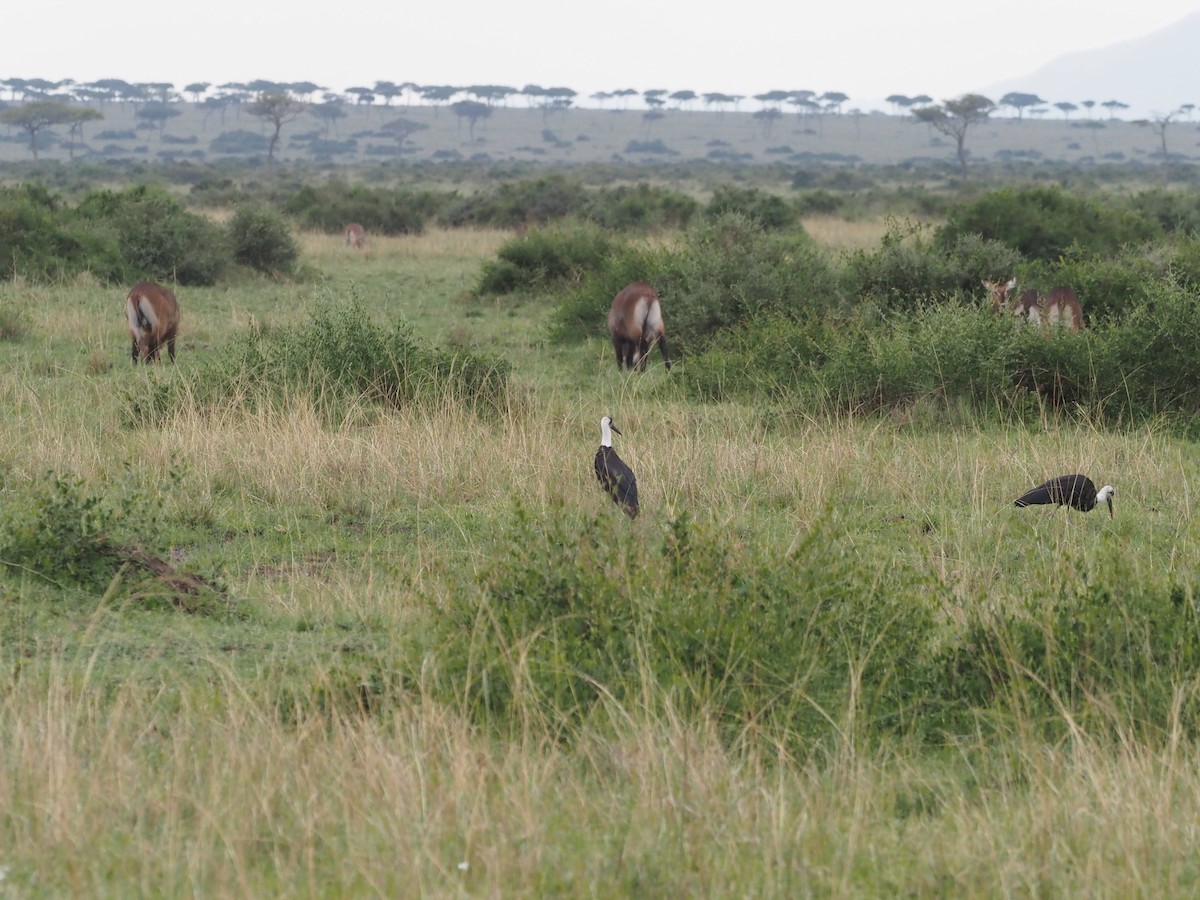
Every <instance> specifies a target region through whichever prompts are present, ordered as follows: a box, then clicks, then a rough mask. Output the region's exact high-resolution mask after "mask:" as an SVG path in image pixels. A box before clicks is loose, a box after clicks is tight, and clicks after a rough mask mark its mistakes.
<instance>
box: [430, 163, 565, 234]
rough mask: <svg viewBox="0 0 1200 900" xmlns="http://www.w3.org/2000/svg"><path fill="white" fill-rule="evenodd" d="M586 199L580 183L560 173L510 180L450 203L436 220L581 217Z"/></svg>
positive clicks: (465, 222) (472, 222)
mask: <svg viewBox="0 0 1200 900" xmlns="http://www.w3.org/2000/svg"><path fill="white" fill-rule="evenodd" d="M587 203H588V196H587V192H586V191H585V190H584V188H583V185H581V184H579V183H578V182H576V181H570V180H568V179H566V178H564V177H563V176H561V175H547V176H545V177H543V178H536V179H530V180H526V181H509V182H505V183H503V184H501V185H500V186H499V187H497V188H494V189H492V190H489V191H480V192H479V193H477V194H473V195H472V196H470V197H466V198H462V199H460V200H459V201H458V202H456V203H453V204H450V205H449V206H448V207H447V208H446V209H445V210H444V211H443V212H442V213H441V215H440V217H439V221H440V223H441V224H442V225H444V226H446V227H448V228H462V227H465V226H489V227H493V228H515V227H516V226H518V225H545V224H546V223H548V222H553V221H555V220H556V219H564V218H567V217H568V216H571V217H575V218H581V217H582V216H583V215H584V212H585V209H586V207H587Z"/></svg>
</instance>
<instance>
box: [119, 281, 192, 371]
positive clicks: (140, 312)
mask: <svg viewBox="0 0 1200 900" xmlns="http://www.w3.org/2000/svg"><path fill="white" fill-rule="evenodd" d="M125 315H126V316H127V317H128V319H129V336H130V337H131V338H132V339H133V348H132V351H131V355H132V356H133V363H134V365H137V362H138V360H139V359H140V360H141V361H142V362H144V363H152V362H158V352H159V350H160V349H162V345H163V344H166V345H167V355H168V356H170V357H171V362H175V332H176V330H177V329H178V328H179V303H178V302H176V300H175V294H174V293H172V292H171V291H170V290H168V289H167V288H165V287H163V286H162V285H161V284H158V283H157V282H154V281H141V282H138V283H137V284H136V285H134V287H133V290H132V291H130V292H129V296H128V297H127V298H126V300H125Z"/></svg>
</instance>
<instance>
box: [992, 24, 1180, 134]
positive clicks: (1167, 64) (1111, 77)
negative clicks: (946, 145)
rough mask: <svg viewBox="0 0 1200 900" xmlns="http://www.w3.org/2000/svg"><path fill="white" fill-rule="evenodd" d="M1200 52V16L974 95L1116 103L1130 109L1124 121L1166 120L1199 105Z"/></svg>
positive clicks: (1064, 59)
mask: <svg viewBox="0 0 1200 900" xmlns="http://www.w3.org/2000/svg"><path fill="white" fill-rule="evenodd" d="M1197 47H1200V12H1194V13H1191V14H1189V15H1187V16H1185V17H1184V18H1183V19H1180V20H1179V21H1178V22H1176V23H1175V24H1174V25H1169V26H1167V27H1166V28H1161V29H1159V30H1158V31H1154V32H1151V33H1150V34H1148V35H1145V36H1144V37H1139V38H1134V39H1132V40H1128V41H1121V42H1120V43H1117V44H1111V45H1109V46H1107V47H1101V48H1099V49H1096V50H1086V51H1081V52H1079V53H1068V54H1066V55H1064V56H1060V57H1058V58H1057V59H1054V60H1052V61H1051V62H1049V63H1047V64H1046V65H1044V66H1042V67H1041V68H1039V69H1036V70H1035V71H1033V72H1031V73H1030V74H1028V75H1025V76H1022V77H1020V78H1012V79H1007V80H1005V81H1000V82H995V83H993V84H991V85H987V86H985V87H983V88H981V89H979V90H978V91H976V92H975V93H980V94H983V95H984V96H986V97H988V98H990V99H992V100H999V98H1000V97H1002V96H1004V95H1005V94H1007V93H1009V92H1011V91H1019V92H1023V93H1030V94H1037V95H1038V96H1039V97H1041V98H1042V99H1044V100H1045V101H1046V102H1047V103H1051V104H1053V103H1059V102H1064V101H1065V102H1070V103H1075V104H1079V103H1080V102H1081V101H1083V100H1095V101H1096V103H1097V104H1100V103H1104V102H1107V101H1109V100H1117V101H1119V102H1121V103H1125V104H1128V106H1129V109H1128V110H1124V111H1123V113H1122V115H1123V117H1124V118H1146V117H1150V118H1153V117H1157V116H1163V115H1166V114H1168V113H1170V112H1172V111H1173V110H1177V109H1179V108H1180V107H1181V106H1183V105H1184V104H1187V103H1192V104H1200V84H1197V78H1196V63H1195V55H1196V48H1197ZM1055 115H1057V112H1055Z"/></svg>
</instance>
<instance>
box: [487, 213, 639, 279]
mask: <svg viewBox="0 0 1200 900" xmlns="http://www.w3.org/2000/svg"><path fill="white" fill-rule="evenodd" d="M620 246H621V245H620V243H619V240H618V239H616V238H614V237H612V236H610V235H609V234H608V233H607V232H605V231H604V230H603V229H601V228H598V227H597V226H594V225H573V226H571V225H564V226H561V227H556V228H543V229H534V230H533V231H530V232H529V233H528V234H526V235H525V236H524V237H520V238H515V239H513V240H510V241H508V242H507V243H505V244H504V246H502V247H501V248H500V251H499V252H498V253H497V254H496V257H497V258H496V260H495V261H494V262H488V263H485V264H484V267H483V271H482V272H481V273H480V276H479V284H478V286H477V287H476V290H477V291H478V292H479V293H481V294H509V293H512V292H514V291H519V290H526V291H527V290H547V289H549V288H554V287H560V286H562V285H564V284H578V283H579V282H580V281H581V280H582V279H583V278H584V276H585V275H587V274H589V273H594V272H598V271H603V270H604V268H605V266H606V265H607V263H608V260H609V258H610V257H612V256H613V255H614V254H615V253H616V252H617V251H618V248H619V247H620Z"/></svg>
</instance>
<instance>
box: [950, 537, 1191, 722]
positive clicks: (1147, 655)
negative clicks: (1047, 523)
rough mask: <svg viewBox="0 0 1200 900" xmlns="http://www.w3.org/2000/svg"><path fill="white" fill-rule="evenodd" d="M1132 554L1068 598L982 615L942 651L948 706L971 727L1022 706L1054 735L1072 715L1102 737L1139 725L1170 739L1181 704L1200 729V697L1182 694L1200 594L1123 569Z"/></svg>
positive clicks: (1111, 560) (1110, 561) (1106, 562)
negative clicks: (1153, 583) (1147, 582)
mask: <svg viewBox="0 0 1200 900" xmlns="http://www.w3.org/2000/svg"><path fill="white" fill-rule="evenodd" d="M1123 558H1124V557H1122V555H1121V554H1120V553H1112V554H1107V555H1106V556H1105V557H1103V561H1102V563H1101V567H1100V568H1101V570H1102V571H1101V572H1100V573H1098V574H1094V575H1091V576H1089V577H1088V579H1087V581H1086V583H1085V584H1084V585H1083V586H1082V587H1081V588H1080V589H1078V590H1076V591H1073V592H1071V593H1070V594H1069V595H1068V596H1066V597H1063V598H1061V599H1058V600H1054V599H1051V598H1045V597H1039V598H1037V601H1036V602H1035V601H1033V600H1031V602H1030V603H1029V605H1028V608H1026V609H1022V610H1017V611H1015V612H1013V613H1007V614H1006V613H1002V612H998V611H994V610H989V611H988V612H987V613H978V614H976V615H975V616H974V617H973V618H972V621H970V622H968V623H967V625H966V627H965V628H964V630H963V632H962V633H961V635H960V636H959V637H958V638H957V639H956V640H955V641H954V642H952V643H951V644H950V645H948V646H947V647H945V648H944V649H943V651H942V654H941V655H942V662H941V665H942V666H943V668H944V671H945V675H944V677H943V678H942V679H940V683H941V684H942V685H943V686H944V688H945V698H944V702H945V704H946V708H948V709H955V710H957V711H958V714H959V715H960V716H962V717H963V719H964V722H963V724H966V725H967V727H970V726H969V724H968V723H967V720H968V719H969V718H973V716H974V715H975V714H978V713H979V712H982V711H985V710H1004V709H1009V708H1017V707H1019V708H1020V709H1021V711H1022V716H1023V718H1025V719H1026V720H1027V721H1030V722H1037V723H1040V725H1041V726H1042V727H1044V728H1047V729H1051V730H1053V732H1056V733H1052V734H1049V735H1047V736H1048V737H1052V738H1054V737H1065V736H1066V735H1065V732H1064V729H1065V728H1066V727H1067V726H1066V723H1067V721H1068V720H1067V718H1066V717H1065V716H1063V715H1062V714H1063V713H1064V712H1066V713H1067V714H1068V715H1069V716H1070V717H1071V718H1070V721H1073V722H1075V723H1076V725H1077V726H1078V727H1080V728H1082V729H1083V730H1084V731H1086V732H1088V733H1090V734H1093V735H1098V734H1104V733H1106V732H1108V733H1111V734H1113V735H1114V736H1115V735H1116V730H1117V729H1118V728H1125V729H1128V728H1129V727H1130V726H1132V727H1133V728H1134V729H1135V730H1136V731H1137V732H1146V733H1149V734H1154V735H1157V736H1163V735H1164V734H1165V733H1166V732H1167V731H1168V730H1169V729H1170V727H1171V723H1172V721H1173V719H1174V716H1175V713H1176V712H1177V711H1178V713H1179V716H1180V724H1181V725H1183V727H1184V729H1185V730H1186V732H1187V733H1188V734H1189V735H1195V734H1196V733H1197V729H1198V727H1200V716H1198V714H1197V707H1196V704H1195V703H1193V702H1190V701H1189V702H1185V703H1183V704H1178V700H1179V698H1180V696H1181V694H1180V692H1181V691H1184V692H1186V694H1187V695H1188V696H1190V695H1191V694H1192V692H1193V691H1194V688H1195V683H1196V674H1197V672H1198V671H1200V605H1198V604H1200V598H1197V597H1196V595H1195V593H1194V591H1192V590H1191V589H1189V588H1186V587H1184V586H1181V585H1176V586H1173V587H1168V588H1163V587H1155V588H1147V587H1144V586H1143V585H1142V584H1141V580H1142V579H1141V578H1140V577H1139V574H1138V573H1137V572H1133V571H1124V572H1119V571H1114V569H1115V568H1116V567H1118V566H1121V565H1122V563H1121V560H1122V559H1123ZM1125 736H1126V737H1128V731H1126V732H1125Z"/></svg>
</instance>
